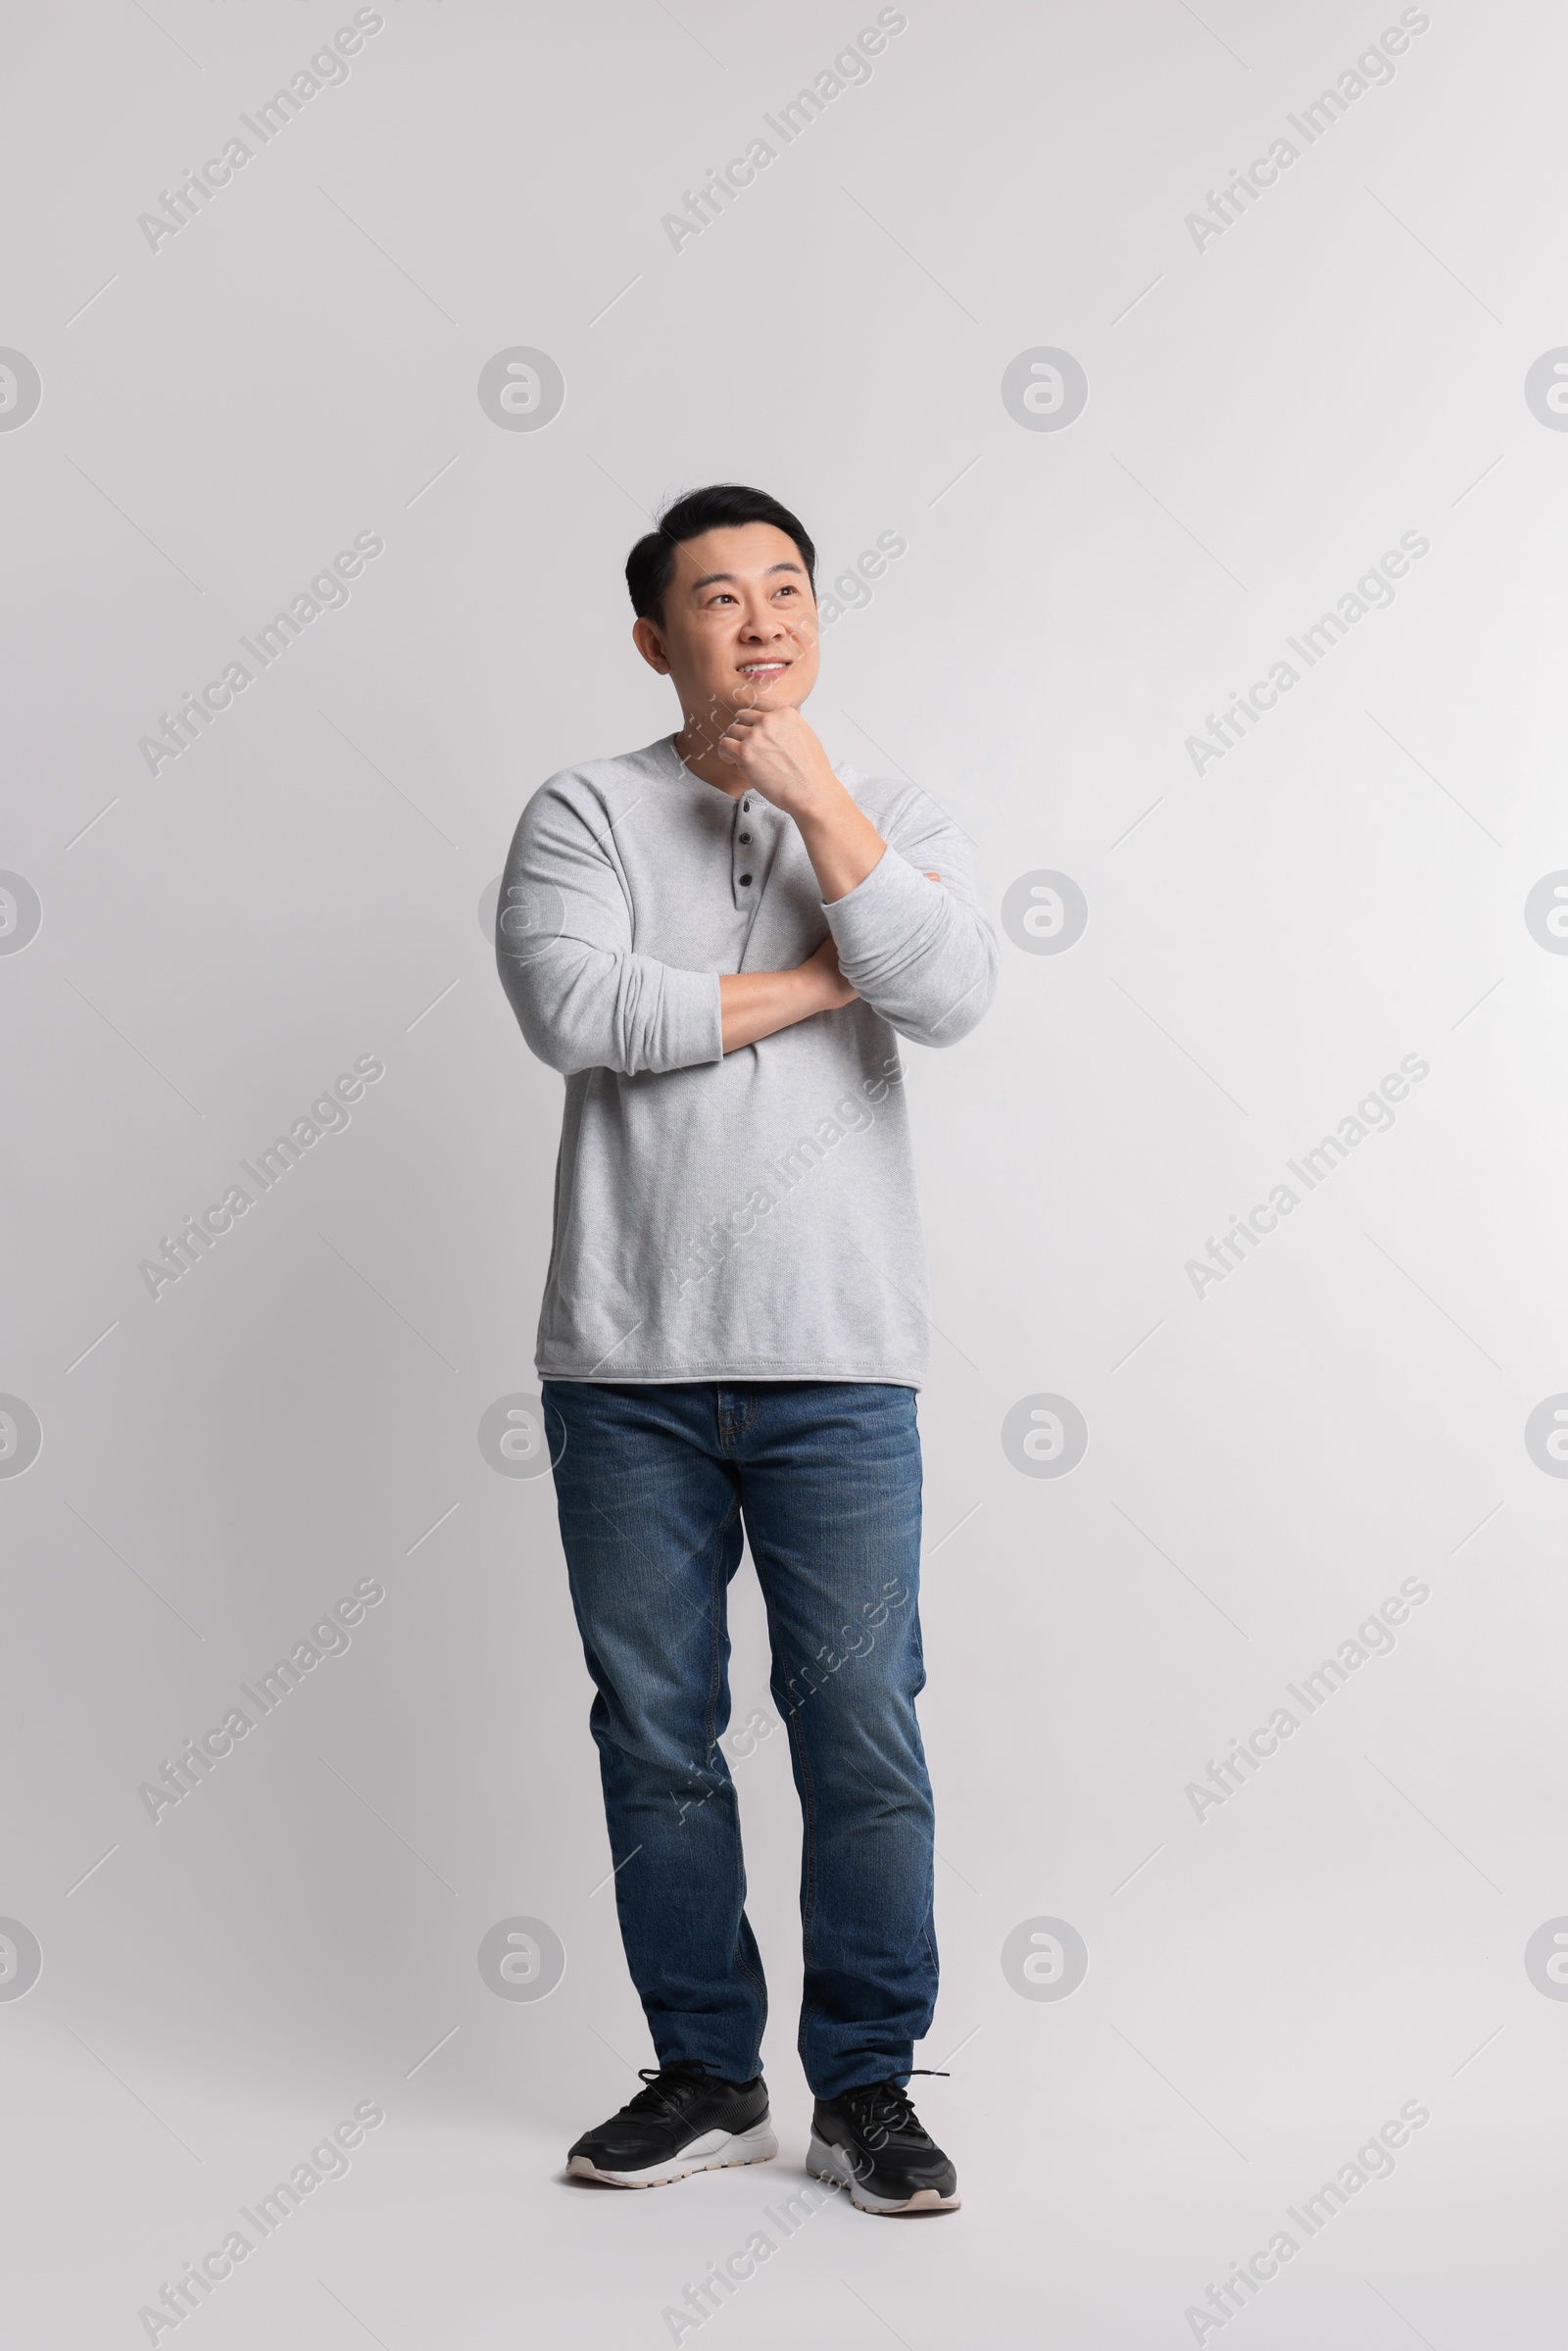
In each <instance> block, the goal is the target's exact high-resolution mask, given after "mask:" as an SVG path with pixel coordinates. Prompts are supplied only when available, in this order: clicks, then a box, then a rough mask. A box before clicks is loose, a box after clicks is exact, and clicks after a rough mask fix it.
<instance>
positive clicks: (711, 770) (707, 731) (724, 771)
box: [674, 717, 746, 800]
mask: <svg viewBox="0 0 1568 2351" xmlns="http://www.w3.org/2000/svg"><path fill="white" fill-rule="evenodd" d="M728 724H729V720H728V718H727V717H726V718H724V719H723V720H722V721H719V720H715V719H703V718H688V719H687V721H686V723H685V725H684V726H683V727H682V728H681V730H680V732H679V733H678V734H677V735H676V736H675V738H674V743H675V751H676V754H677V756H678V758H679V759H680V761H681V764H682V765H683V766H684V767H686V768H688V769H689V770H690V771H691V773H692V774H693V775H695V776H697V777H698V778H699V779H700V780H701V781H702V782H703V783H705V784H711V785H712V786H713V787H714V789H715V790H717V791H719V792H727V793H728V794H729V796H730V798H731V799H732V800H733V799H737V798H738V797H739V796H740V794H741V793H742V792H743V791H744V790H745V789H746V787H745V784H744V782H743V781H742V778H741V774H740V770H739V769H738V768H737V767H736V766H735V765H734V763H733V761H732V760H729V759H720V757H719V755H718V751H717V749H716V746H717V743H718V739H719V737H720V735H722V734H723V732H724V730H725V728H726V727H727V726H728Z"/></svg>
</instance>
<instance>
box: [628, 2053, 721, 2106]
mask: <svg viewBox="0 0 1568 2351" xmlns="http://www.w3.org/2000/svg"><path fill="white" fill-rule="evenodd" d="M637 2079H638V2080H639V2082H647V2084H648V2087H647V2088H646V2089H640V2090H639V2091H638V2092H637V2095H636V2096H635V2097H634V2098H632V2099H631V2100H630V2101H629V2102H628V2104H627V2105H626V2107H625V2108H624V2109H623V2111H624V2112H625V2113H626V2114H646V2115H664V2114H678V2113H679V2111H680V2109H681V2107H682V2106H684V2105H685V2104H686V2102H687V2100H688V2099H689V2098H690V2096H691V2094H692V2091H693V2090H694V2089H697V2088H700V2087H701V2085H702V2083H703V2082H705V2081H706V2080H707V2079H708V2068H707V2067H706V2066H705V2065H702V2064H700V2063H699V2062H698V2061H697V2060H696V2059H695V2058H689V2057H683V2058H681V2059H680V2060H679V2061H678V2062H677V2063H676V2064H674V2065H661V2066H649V2065H643V2066H639V2067H638V2068H637Z"/></svg>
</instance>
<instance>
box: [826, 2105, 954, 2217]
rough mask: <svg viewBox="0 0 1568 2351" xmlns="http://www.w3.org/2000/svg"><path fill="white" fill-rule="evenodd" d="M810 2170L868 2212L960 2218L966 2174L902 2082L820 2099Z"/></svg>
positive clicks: (862, 2210)
mask: <svg viewBox="0 0 1568 2351" xmlns="http://www.w3.org/2000/svg"><path fill="white" fill-rule="evenodd" d="M806 2167H807V2170H808V2171H809V2172H812V2173H814V2174H815V2176H816V2178H817V2179H818V2180H837V2181H838V2183H839V2184H840V2186H842V2187H847V2188H848V2189H849V2191H850V2201H851V2203H852V2204H855V2205H857V2206H858V2208H859V2210H860V2211H861V2212H956V2211H957V2209H958V2204H959V2201H960V2199H959V2195H958V2175H957V2173H956V2170H955V2169H954V2167H953V2165H952V2164H951V2163H950V2162H949V2161H948V2158H947V2157H946V2156H945V2155H944V2154H943V2152H942V2149H941V2148H940V2147H939V2146H938V2145H937V2143H936V2141H935V2139H933V2138H932V2137H931V2135H930V2133H929V2132H928V2131H923V2130H922V2129H921V2127H920V2124H919V2122H918V2121H917V2119H916V2117H915V2112H914V2108H913V2107H912V2106H911V2105H910V2104H909V2099H908V2093H907V2091H906V2090H905V2089H904V2088H903V2087H902V2086H901V2085H900V2083H898V2082H868V2083H867V2084H866V2085H865V2086H864V2087H863V2088H860V2089H847V2090H846V2091H845V2092H844V2095H843V2096H842V2097H841V2098H818V2099H817V2101H816V2107H815V2111H814V2112H813V2114H812V2116H811V2145H810V2151H809V2154H808V2156H807V2158H806Z"/></svg>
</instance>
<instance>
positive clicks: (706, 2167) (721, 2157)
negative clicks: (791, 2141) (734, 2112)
mask: <svg viewBox="0 0 1568 2351" xmlns="http://www.w3.org/2000/svg"><path fill="white" fill-rule="evenodd" d="M777 2153H778V2140H777V2139H776V2138H775V2137H774V2135H773V2126H772V2124H771V2123H770V2122H769V2121H768V2119H767V2117H766V2116H765V2115H764V2116H763V2117H762V2120H761V2121H760V2123H754V2124H753V2126H752V2128H751V2130H750V2131H705V2132H704V2134H703V2136H702V2137H701V2138H694V2139H693V2140H692V2142H691V2145H690V2146H689V2147H682V2148H681V2150H680V2152H679V2153H678V2154H676V2155H668V2156H666V2157H665V2158H664V2161H663V2162H662V2163H655V2164H649V2165H648V2166H647V2167H646V2168H645V2169H644V2170H642V2171H640V2172H606V2171H602V2170H601V2169H600V2167H599V2166H598V2165H597V2164H596V2163H595V2162H594V2161H593V2159H592V2158H591V2157H590V2156H587V2155H573V2156H572V2158H571V2160H570V2161H569V2162H568V2164H567V2165H566V2170H567V2173H568V2175H569V2176H570V2177H571V2178H572V2179H575V2180H599V2181H601V2182H602V2184H603V2185H604V2186H606V2187H667V2186H668V2184H669V2182H670V2181H671V2180H685V2179H686V2178H688V2177H689V2175H690V2174H691V2173H693V2172H718V2171H722V2170H723V2169H724V2168H725V2166H726V2165H728V2164H732V2163H771V2162H772V2160H773V2158H774V2156H775V2155H776V2154H777Z"/></svg>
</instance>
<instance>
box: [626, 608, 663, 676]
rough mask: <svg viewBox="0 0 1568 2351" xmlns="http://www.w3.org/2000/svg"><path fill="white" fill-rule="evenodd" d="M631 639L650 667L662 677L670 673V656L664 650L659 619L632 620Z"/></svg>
mask: <svg viewBox="0 0 1568 2351" xmlns="http://www.w3.org/2000/svg"><path fill="white" fill-rule="evenodd" d="M631 641H632V643H633V644H634V645H635V646H636V648H637V650H638V652H639V653H640V654H641V655H642V657H643V660H644V661H646V662H647V663H648V666H649V668H650V669H657V670H658V671H659V674H660V676H661V677H668V675H669V657H668V655H667V654H666V653H665V651H664V638H663V632H662V629H661V628H660V627H659V624H658V622H657V621H653V620H643V619H637V620H634V621H633V622H632V627H631Z"/></svg>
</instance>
